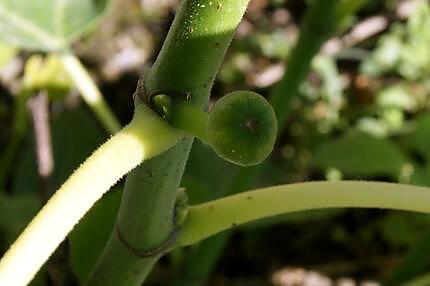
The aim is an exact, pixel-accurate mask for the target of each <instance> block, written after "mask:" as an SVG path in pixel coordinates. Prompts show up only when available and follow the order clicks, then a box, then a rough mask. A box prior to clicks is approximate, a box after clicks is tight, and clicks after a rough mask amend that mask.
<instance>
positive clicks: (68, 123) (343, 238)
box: [0, 0, 430, 286]
mask: <svg viewBox="0 0 430 286" xmlns="http://www.w3.org/2000/svg"><path fill="white" fill-rule="evenodd" d="M311 2H312V1H302V0H294V1H293V0H252V1H251V3H250V6H249V9H248V12H247V14H246V16H245V18H244V19H243V21H242V23H241V24H240V26H239V28H238V30H237V33H236V35H235V38H234V40H233V43H232V46H231V48H230V49H229V50H228V53H227V55H226V59H225V61H224V64H223V65H222V67H221V69H220V71H219V74H218V78H217V80H216V82H215V85H214V88H213V92H212V100H216V99H217V98H219V97H220V96H222V95H223V94H226V93H227V92H229V91H233V90H237V89H250V90H254V91H257V92H260V93H261V94H262V95H265V96H268V95H269V94H270V93H271V90H272V89H273V86H274V84H275V83H276V82H278V81H279V80H280V79H281V78H282V76H283V74H284V72H285V71H286V70H288V67H289V61H290V56H291V53H292V50H293V47H294V45H295V43H296V41H297V39H298V36H299V33H300V31H301V29H300V23H301V21H302V20H303V18H304V15H305V12H306V11H307V9H308V8H309V3H311ZM361 2H363V5H362V6H361V8H360V9H359V10H358V11H357V12H355V13H354V15H348V16H347V17H345V19H344V21H342V25H341V27H340V28H339V29H337V30H338V31H337V32H336V33H333V35H331V36H330V37H329V38H328V40H327V41H325V42H324V44H323V45H322V46H321V49H320V52H319V53H318V54H317V55H316V56H315V57H314V58H313V60H312V63H311V68H310V72H309V74H308V75H307V76H306V78H305V80H304V81H303V82H302V83H301V84H300V85H299V87H298V89H297V91H296V92H295V96H294V98H293V99H292V100H291V102H290V105H289V109H290V112H289V116H288V120H287V122H286V123H285V124H284V126H282V131H281V133H280V137H279V140H278V142H277V145H276V147H275V150H274V152H273V154H272V156H271V157H270V159H268V160H267V161H266V162H265V163H264V164H263V165H262V166H259V167H252V168H239V167H235V166H233V165H231V164H229V163H227V162H223V161H222V160H221V159H218V158H217V157H216V155H215V154H214V153H213V151H211V150H210V149H209V148H208V147H207V146H205V145H204V144H202V143H200V142H199V141H198V140H196V142H195V144H194V147H193V150H192V154H191V157H190V160H189V164H188V166H187V170H186V174H185V176H184V178H183V182H182V185H183V186H184V187H185V188H186V189H187V192H188V193H189V196H190V201H191V203H193V204H194V203H200V202H203V201H207V200H210V199H214V198H217V197H221V196H224V195H227V194H231V193H234V192H239V191H243V190H246V189H252V188H257V187H262V186H269V185H275V184H285V183H293V182H303V181H310V180H341V179H358V180H378V181H388V182H400V183H406V184H416V185H423V186H430V112H429V110H430V96H429V95H430V4H429V2H428V1H426V0H404V1H400V0H381V1H367V2H366V1H361ZM178 4H179V1H176V0H140V1H138V0H121V1H114V2H113V3H112V5H113V6H114V7H113V9H111V10H110V11H109V14H108V15H107V17H104V18H103V19H102V21H101V22H100V23H99V25H98V26H97V28H96V29H94V30H93V31H92V32H91V33H87V34H86V35H84V36H82V37H81V38H80V39H79V40H77V41H75V42H74V43H73V45H72V46H71V48H72V49H73V51H74V53H75V54H76V55H77V56H78V57H79V58H80V59H81V61H82V62H83V64H84V66H85V67H86V69H87V70H88V71H89V72H90V73H91V76H92V77H93V79H95V81H96V83H97V85H98V87H99V88H100V90H101V91H102V94H103V95H104V98H105V100H106V101H107V103H108V104H109V106H110V107H111V109H112V111H113V113H114V114H115V115H116V116H117V117H118V118H119V120H120V121H121V123H122V125H124V124H126V123H127V122H128V121H129V120H130V119H131V116H132V111H133V105H132V94H133V92H134V90H135V88H136V84H137V80H138V79H139V76H141V75H144V74H145V72H147V71H148V69H149V68H150V67H151V64H152V63H153V61H154V59H155V57H156V55H157V53H158V51H159V49H160V47H161V45H162V42H163V40H164V37H165V35H166V33H167V31H168V28H169V26H170V24H171V21H172V20H173V17H174V13H175V11H176V9H177V7H178ZM50 56H51V55H49V54H48V53H34V52H32V51H29V50H27V49H23V48H20V47H18V46H16V45H15V46H12V45H10V43H8V42H7V41H3V42H0V148H1V149H0V150H1V151H0V156H1V157H0V253H3V251H5V250H6V249H7V247H8V245H9V244H10V243H11V242H12V241H13V239H14V238H15V237H16V236H17V235H18V233H19V232H20V231H21V230H22V229H23V227H24V226H25V224H26V223H27V222H28V221H29V219H30V218H31V217H32V216H33V215H34V214H35V213H36V211H37V210H38V209H39V208H40V206H41V204H42V201H43V200H44V199H46V197H47V196H49V194H50V192H52V190H55V188H56V187H58V186H59V185H60V184H61V183H62V182H63V181H64V180H65V179H66V178H67V177H68V175H69V174H70V173H71V171H72V170H73V169H75V168H76V167H77V166H79V164H80V163H81V162H82V161H83V160H84V159H85V158H86V157H87V156H88V155H89V154H90V153H91V152H92V151H93V150H94V149H95V148H97V147H98V146H99V145H100V144H101V143H102V142H103V141H104V140H105V139H107V138H108V137H109V135H108V133H107V132H106V131H105V130H104V129H103V127H102V125H101V124H100V123H99V122H98V120H97V119H96V117H95V116H94V114H93V112H92V111H91V110H90V109H89V108H88V107H87V105H85V104H84V103H83V102H82V99H81V98H80V97H79V96H78V92H77V90H76V88H74V85H73V84H72V83H71V81H70V79H69V78H68V77H67V75H64V74H63V73H64V71H62V69H61V68H58V67H57V66H56V65H55V59H50ZM49 61H51V62H54V63H49ZM49 64H51V65H52V66H56V68H55V72H54V74H55V77H52V76H51V77H50V79H49V81H48V82H43V85H42V86H40V85H37V87H36V88H34V87H33V86H32V85H31V84H28V82H32V81H31V77H32V76H33V77H34V74H35V73H36V74H37V73H42V70H43V67H45V68H46V66H49ZM53 78H54V79H53ZM26 86H32V88H25V87H26ZM40 93H43V94H46V95H47V96H42V97H41V96H38V95H40ZM23 94H25V96H24V95H23ZM41 122H42V123H41ZM40 134H45V135H44V136H42V135H40ZM41 137H42V139H41ZM43 138H49V140H48V143H46V142H45V143H43V142H42V143H40V140H42V141H43ZM49 141H50V142H49ZM41 148H42V150H41ZM44 148H45V149H44ZM44 150H45V151H44ZM40 152H42V153H43V152H48V154H49V153H50V154H51V155H48V158H51V159H50V162H48V163H45V164H43V162H42V163H41V162H40V160H43V159H41V157H40V156H38V155H37V154H40ZM41 166H45V167H46V166H47V167H46V168H47V169H48V170H45V171H44V170H43V168H42V169H41ZM44 172H45V173H44ZM46 172H47V173H46ZM122 184H123V182H120V183H119V184H118V185H117V186H116V187H115V188H114V189H113V190H112V191H111V192H110V193H108V194H107V195H106V196H105V197H104V198H103V200H102V201H101V202H99V203H98V204H97V205H96V207H95V208H94V209H93V210H92V211H91V212H90V213H89V214H88V215H87V216H86V218H85V219H84V220H83V221H82V222H81V223H80V224H79V225H78V227H77V228H76V229H75V230H74V232H73V233H72V234H71V235H70V239H69V241H68V242H67V243H66V245H65V246H64V247H63V248H62V249H63V250H62V251H61V254H60V255H57V256H58V257H60V258H58V259H57V261H56V262H55V261H54V262H52V263H51V266H50V265H49V264H48V266H46V267H45V268H44V269H43V270H42V272H41V273H40V274H39V276H38V277H37V279H36V280H35V281H34V282H33V284H34V285H59V284H58V283H55V279H53V278H52V277H53V276H52V273H56V272H55V271H59V273H68V272H70V273H69V274H67V275H72V276H75V278H76V280H77V281H81V282H82V281H84V280H85V278H86V277H87V275H88V273H89V271H90V269H91V266H92V265H93V263H94V261H95V259H96V257H97V255H98V253H99V252H100V250H101V249H102V247H103V244H104V242H105V241H106V239H107V237H108V235H109V234H110V230H111V228H112V225H113V221H114V217H115V212H116V210H117V208H118V205H119V199H120V195H121V193H120V192H121V189H122ZM428 253H430V216H428V215H421V214H414V213H404V212H394V211H387V210H351V209H336V210H316V211H309V212H301V213H294V214H288V215H283V216H279V217H275V218H270V219H265V220H262V221H259V222H255V223H251V224H249V225H246V226H243V227H240V228H237V229H235V230H234V231H231V232H227V233H223V234H221V235H218V236H216V237H214V238H211V239H209V240H207V241H205V242H203V243H200V244H198V245H195V246H193V247H190V248H187V249H181V250H175V251H173V252H172V253H171V254H169V255H168V256H166V257H164V258H163V259H162V260H161V262H160V263H159V264H158V265H157V266H156V267H155V268H154V271H153V273H152V274H151V277H150V279H149V281H148V283H147V284H145V285H172V286H181V285H183V286H193V285H196V286H197V285H200V286H201V285H211V286H222V285H232V286H241V285H243V286H245V285H246V286H253V285H268V286H269V285H273V286H290V285H297V286H298V285H306V286H310V285H313V286H325V285H338V286H353V285H361V286H365V285H366V286H373V285H415V286H419V285H423V286H425V285H430V275H429V273H430V255H429V254H428ZM62 275H66V274H62ZM54 276H55V275H54ZM70 281H72V280H70ZM71 283H72V282H71ZM74 283H76V282H74Z"/></svg>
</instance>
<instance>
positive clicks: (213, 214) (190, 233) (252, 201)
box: [178, 181, 430, 246]
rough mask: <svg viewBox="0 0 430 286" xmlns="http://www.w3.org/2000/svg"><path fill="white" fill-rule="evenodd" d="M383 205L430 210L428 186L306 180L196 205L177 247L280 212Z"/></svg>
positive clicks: (423, 210) (404, 208) (401, 208)
mask: <svg viewBox="0 0 430 286" xmlns="http://www.w3.org/2000/svg"><path fill="white" fill-rule="evenodd" d="M340 207H342V208H343V207H356V208H384V209H394V210H405V211H415V212H422V213H430V188H424V187H417V186H413V185H401V184H393V183H380V182H365V181H340V182H308V183H298V184H290V185H281V186H276V187H269V188H265V189H259V190H255V191H249V192H244V193H240V194H237V195H233V196H229V197H226V198H222V199H219V200H215V201H212V202H208V203H204V204H200V205H197V206H193V207H191V208H190V209H189V214H188V218H187V220H186V222H185V224H184V225H183V228H182V232H181V235H180V237H179V239H178V246H187V245H191V244H194V243H196V242H198V241H200V240H202V239H205V238H207V237H209V236H211V235H214V234H216V233H219V232H221V231H223V230H227V229H230V228H232V227H236V226H238V225H240V224H244V223H247V222H250V221H253V220H257V219H261V218H265V217H269V216H275V215H279V214H284V213H289V212H296V211H303V210H311V209H321V208H340Z"/></svg>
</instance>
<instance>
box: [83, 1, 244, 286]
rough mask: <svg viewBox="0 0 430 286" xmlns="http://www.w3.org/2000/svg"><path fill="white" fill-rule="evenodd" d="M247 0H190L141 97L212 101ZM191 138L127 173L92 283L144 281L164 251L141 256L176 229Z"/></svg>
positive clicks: (200, 102) (183, 6) (140, 91)
mask: <svg viewBox="0 0 430 286" xmlns="http://www.w3.org/2000/svg"><path fill="white" fill-rule="evenodd" d="M247 4H248V0H185V1H183V2H182V4H181V7H180V8H179V10H178V12H177V15H176V17H175V20H174V22H173V24H172V27H171V29H170V31H169V34H168V36H167V39H166V41H165V43H164V45H163V48H162V50H161V52H160V54H159V56H158V58H157V61H156V62H155V64H154V66H153V67H152V69H151V71H150V72H149V74H148V75H147V76H146V78H145V81H144V82H143V85H141V86H139V87H138V90H137V92H136V95H137V97H139V98H141V99H144V100H147V101H150V100H149V99H150V97H152V96H154V95H157V94H166V95H169V96H172V97H176V98H179V99H180V98H182V99H183V100H189V101H191V102H192V103H194V104H196V105H197V106H199V107H200V108H202V109H203V108H204V107H205V106H206V104H207V102H208V98H209V92H210V89H211V87H212V84H213V80H214V78H215V76H216V73H217V71H218V69H219V66H220V64H221V61H222V59H223V57H224V54H225V51H226V49H227V47H228V46H229V44H230V41H231V39H232V37H233V33H234V31H235V29H236V27H237V25H238V24H239V22H240V20H241V18H242V16H243V13H244V12H245V9H246V7H247ZM191 143H192V139H191V138H187V139H185V140H184V141H182V142H180V143H179V144H178V145H177V146H175V147H174V148H173V149H172V150H170V151H169V152H167V153H165V154H162V155H160V156H159V157H157V158H154V159H153V160H151V161H149V162H147V163H144V164H142V165H141V166H140V167H139V168H137V169H136V170H135V171H133V173H132V174H131V175H130V176H128V178H127V183H126V187H125V189H124V195H123V200H122V202H121V207H120V211H119V215H118V218H117V229H119V230H120V232H121V234H122V237H123V240H126V241H127V244H128V246H127V247H126V246H125V245H124V242H123V241H120V239H119V238H118V235H117V234H116V233H112V235H111V238H110V240H109V242H108V244H107V246H106V247H105V249H104V251H103V253H102V255H101V258H100V260H99V262H98V264H97V265H96V268H95V270H94V271H93V274H92V276H91V277H90V279H89V281H88V282H87V284H88V285H91V286H93V285H104V286H109V285H115V286H120V285H127V286H132V285H141V284H142V282H143V281H144V280H145V278H146V276H147V274H148V273H149V271H150V269H151V268H152V266H153V265H154V264H155V263H156V261H157V260H158V259H159V257H160V255H161V254H156V255H154V256H151V257H148V258H139V257H137V256H136V254H135V253H133V252H134V251H131V249H130V246H132V248H133V249H137V250H141V251H145V250H149V249H152V248H154V247H157V246H159V245H160V244H162V243H163V242H165V241H166V240H167V239H168V238H169V236H170V235H171V233H172V231H173V230H174V221H173V220H174V218H173V213H174V203H175V196H176V191H177V188H178V186H179V182H180V179H181V177H182V174H183V169H184V166H185V162H186V161H187V158H188V153H189V149H190V147H191Z"/></svg>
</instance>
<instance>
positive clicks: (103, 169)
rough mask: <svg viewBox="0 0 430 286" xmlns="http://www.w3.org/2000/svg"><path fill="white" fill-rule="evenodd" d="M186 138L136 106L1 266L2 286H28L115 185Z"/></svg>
mask: <svg viewBox="0 0 430 286" xmlns="http://www.w3.org/2000/svg"><path fill="white" fill-rule="evenodd" d="M182 136H183V133H182V132H180V131H178V130H176V129H173V128H172V127H170V126H169V125H168V124H167V123H166V122H165V121H164V120H162V119H160V117H158V116H157V115H156V114H155V113H154V112H153V111H151V110H150V109H149V108H147V107H146V106H145V105H144V104H140V105H139V106H137V107H136V112H135V116H134V118H133V120H132V121H131V123H130V124H129V125H127V126H126V127H125V128H124V129H123V130H122V131H121V132H119V133H118V134H117V135H115V136H113V137H112V138H111V139H110V140H108V141H107V142H106V143H105V144H103V145H102V146H101V147H100V148H99V149H98V150H97V151H95V152H94V153H93V154H92V155H91V157H89V158H88V159H87V160H86V161H85V162H84V163H83V164H82V165H81V166H80V167H79V168H78V169H77V170H76V171H75V172H74V173H73V175H72V176H71V177H70V178H69V179H68V180H67V181H66V182H65V183H64V185H62V186H61V188H60V189H59V190H58V191H57V192H56V193H55V194H54V195H53V196H52V198H51V199H50V200H49V201H48V202H47V204H46V205H45V206H44V207H43V208H42V210H41V211H40V212H39V213H38V214H37V216H36V217H35V218H34V219H33V221H32V222H31V223H30V224H29V225H28V226H27V228H26V229H25V230H24V232H23V233H22V234H21V235H20V236H19V237H18V239H17V240H16V241H15V243H14V244H13V245H12V246H11V247H10V249H9V250H8V251H7V252H6V254H5V255H4V257H3V258H2V259H1V260H0V285H5V286H6V285H7V286H21V285H26V284H27V283H29V282H30V281H31V279H32V278H33V277H34V275H35V274H36V273H37V271H38V269H39V268H40V267H41V266H42V265H43V263H44V262H45V261H46V260H47V259H48V258H49V256H50V255H51V254H52V253H53V251H54V250H55V249H56V248H57V246H58V245H59V244H60V243H61V241H62V240H63V239H64V238H65V237H66V235H67V234H68V233H69V232H70V231H71V230H72V228H73V226H74V225H75V224H76V223H77V222H78V221H79V220H80V218H82V217H83V215H84V214H85V213H86V212H87V211H88V210H89V209H90V208H91V206H92V205H93V204H94V203H95V202H96V201H97V200H98V199H100V197H101V196H102V195H103V194H104V193H105V192H106V191H107V190H109V188H110V187H111V186H112V185H114V184H115V183H116V182H117V181H118V180H119V179H120V178H121V177H122V176H123V175H124V174H126V173H128V172H129V171H130V170H132V169H133V168H134V167H136V166H137V165H138V164H140V163H141V162H142V161H143V160H146V159H148V158H151V157H154V156H156V155H158V154H160V153H162V152H164V151H165V150H167V149H169V148H170V147H172V146H173V145H175V144H176V142H177V141H178V140H179V139H180V138H182ZM76 140H79V138H76Z"/></svg>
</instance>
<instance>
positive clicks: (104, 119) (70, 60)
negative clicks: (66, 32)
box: [59, 52, 121, 134]
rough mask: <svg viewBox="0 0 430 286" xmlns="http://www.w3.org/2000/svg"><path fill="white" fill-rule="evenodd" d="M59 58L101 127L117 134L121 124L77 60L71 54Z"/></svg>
mask: <svg viewBox="0 0 430 286" xmlns="http://www.w3.org/2000/svg"><path fill="white" fill-rule="evenodd" d="M59 56H60V59H61V61H62V63H63V66H64V69H65V70H66V71H67V72H68V74H69V76H70V78H71V79H72V80H73V82H74V83H75V85H76V88H77V89H78V90H79V92H80V94H81V97H82V99H83V100H84V101H85V103H86V104H88V106H89V107H90V108H91V110H92V111H93V112H94V114H95V115H96V116H97V118H98V119H99V121H100V123H101V124H102V125H103V127H104V128H105V129H106V130H107V131H108V132H109V133H111V134H115V133H117V132H118V131H119V130H120V129H121V124H120V123H119V121H118V119H117V118H116V117H115V115H114V114H113V113H112V110H111V109H110V108H109V105H108V104H107V103H106V101H105V100H104V98H103V95H102V94H101V92H100V90H99V89H98V87H97V86H96V84H95V83H94V81H93V79H92V78H91V76H90V75H89V73H88V71H87V70H86V69H85V67H84V66H83V65H82V63H81V62H80V61H79V59H78V58H77V57H76V56H75V55H73V53H72V52H64V53H62V54H60V55H59Z"/></svg>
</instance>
